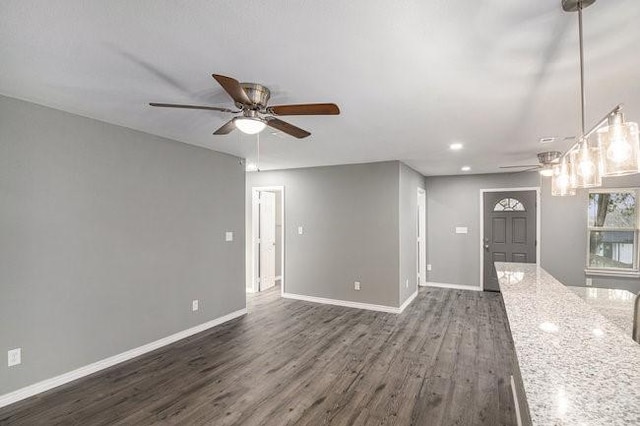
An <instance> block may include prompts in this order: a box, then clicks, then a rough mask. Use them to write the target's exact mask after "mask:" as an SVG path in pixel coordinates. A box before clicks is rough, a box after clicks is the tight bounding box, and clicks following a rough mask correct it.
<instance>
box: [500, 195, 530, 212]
mask: <svg viewBox="0 0 640 426" xmlns="http://www.w3.org/2000/svg"><path fill="white" fill-rule="evenodd" d="M493 211H494V212H524V211H526V209H525V208H524V206H523V205H522V203H521V202H520V201H518V200H516V199H515V198H503V199H502V200H500V201H498V202H497V203H496V205H495V206H493Z"/></svg>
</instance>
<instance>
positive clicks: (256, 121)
mask: <svg viewBox="0 0 640 426" xmlns="http://www.w3.org/2000/svg"><path fill="white" fill-rule="evenodd" d="M233 124H234V125H235V126H236V128H237V129H238V130H240V131H241V132H242V133H246V134H247V135H255V134H256V133H260V132H261V131H263V130H264V129H265V127H267V123H265V121H264V120H262V119H261V118H258V117H255V118H254V117H236V118H234V119H233Z"/></svg>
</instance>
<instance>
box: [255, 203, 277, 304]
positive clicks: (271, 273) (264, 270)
mask: <svg viewBox="0 0 640 426" xmlns="http://www.w3.org/2000/svg"><path fill="white" fill-rule="evenodd" d="M258 238H259V245H260V264H259V266H258V268H259V277H260V286H259V290H260V291H263V290H266V289H268V288H271V287H273V286H275V285H276V194H274V193H273V192H260V220H259V237H258Z"/></svg>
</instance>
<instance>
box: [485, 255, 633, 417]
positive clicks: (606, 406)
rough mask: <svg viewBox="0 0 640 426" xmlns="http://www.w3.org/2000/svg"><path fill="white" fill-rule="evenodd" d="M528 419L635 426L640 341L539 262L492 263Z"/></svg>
mask: <svg viewBox="0 0 640 426" xmlns="http://www.w3.org/2000/svg"><path fill="white" fill-rule="evenodd" d="M495 265H496V271H497V274H498V280H499V283H500V290H501V292H502V297H503V299H504V304H505V308H506V311H507V316H508V318H509V326H510V328H511V334H512V336H513V341H514V345H515V349H516V355H517V357H518V364H519V367H520V374H521V377H522V384H523V386H524V390H525V394H526V399H527V402H528V406H529V412H530V415H531V420H532V422H533V424H534V425H545V426H546V425H589V426H592V425H593V426H595V425H632V424H639V425H640V345H639V344H637V343H636V342H634V341H633V340H632V339H631V336H628V335H626V334H625V333H624V332H623V331H622V330H621V329H620V328H619V327H618V326H616V325H614V324H612V323H611V322H609V320H607V319H606V318H605V317H604V316H603V315H601V314H600V313H599V312H598V311H597V310H595V309H594V308H593V307H592V306H589V305H588V304H587V303H585V301H584V300H582V299H581V298H580V297H578V296H577V295H576V294H575V293H573V292H572V291H571V290H570V289H568V288H567V287H565V286H564V285H563V284H562V283H560V282H559V281H557V280H556V279H555V278H553V277H552V276H551V275H550V274H549V273H547V272H546V271H545V270H544V269H542V268H541V267H539V266H537V265H535V264H526V263H503V262H496V264H495Z"/></svg>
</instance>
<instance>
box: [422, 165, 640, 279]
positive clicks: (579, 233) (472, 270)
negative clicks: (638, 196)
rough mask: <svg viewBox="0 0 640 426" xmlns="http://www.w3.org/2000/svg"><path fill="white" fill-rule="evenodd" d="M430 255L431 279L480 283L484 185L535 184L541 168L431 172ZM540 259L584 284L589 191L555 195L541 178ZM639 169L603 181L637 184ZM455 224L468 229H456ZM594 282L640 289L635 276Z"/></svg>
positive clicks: (607, 184)
mask: <svg viewBox="0 0 640 426" xmlns="http://www.w3.org/2000/svg"><path fill="white" fill-rule="evenodd" d="M426 181H427V255H428V262H427V263H430V264H431V265H432V270H431V272H428V273H427V275H428V277H429V281H431V282H438V283H448V284H458V285H470V286H477V285H478V284H479V279H480V253H479V245H480V243H479V238H480V223H479V222H480V210H479V209H480V204H479V203H480V189H490V188H512V187H537V186H540V183H541V179H540V177H539V175H538V174H537V173H509V174H492V175H469V176H438V177H427V179H426ZM542 184H543V186H542V194H541V201H540V209H541V217H540V222H541V229H540V241H539V244H540V264H541V266H542V267H543V268H545V269H546V270H547V271H548V272H549V273H551V274H552V275H553V276H554V277H556V278H557V279H558V280H559V281H561V282H562V283H564V284H566V285H577V286H583V285H585V278H586V276H585V272H584V269H585V265H586V251H587V204H588V191H587V190H578V193H577V195H576V196H575V197H553V196H551V190H550V180H549V179H542ZM639 186H640V175H634V176H627V177H618V178H608V179H605V181H604V185H603V187H605V188H606V187H610V188H617V187H621V188H624V187H639ZM456 226H467V227H469V234H466V235H465V234H455V233H454V229H455V227H456ZM592 278H593V286H594V287H596V286H599V287H611V288H625V289H629V290H633V291H636V292H637V291H640V280H639V279H637V278H631V279H630V278H626V279H625V278H603V277H592Z"/></svg>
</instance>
